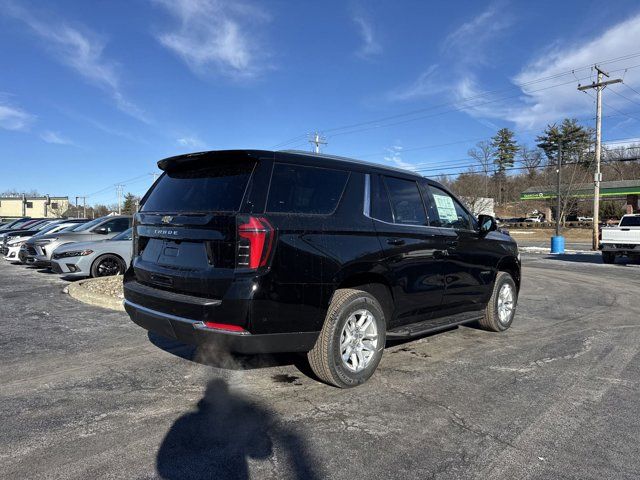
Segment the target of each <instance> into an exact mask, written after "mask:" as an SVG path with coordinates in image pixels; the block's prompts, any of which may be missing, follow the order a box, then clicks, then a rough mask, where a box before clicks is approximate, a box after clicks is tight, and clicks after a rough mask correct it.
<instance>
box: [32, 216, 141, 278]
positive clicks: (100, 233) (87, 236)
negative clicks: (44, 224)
mask: <svg viewBox="0 0 640 480" xmlns="http://www.w3.org/2000/svg"><path fill="white" fill-rule="evenodd" d="M130 227H131V217H130V216H124V215H116V216H107V217H100V218H96V219H95V220H91V221H90V222H87V223H83V224H82V225H80V226H78V227H76V228H74V229H73V230H69V231H65V232H58V233H54V234H51V235H43V236H42V237H38V238H37V239H35V238H32V239H31V240H29V241H28V242H27V243H26V244H25V245H27V250H28V252H27V255H28V257H27V258H28V260H27V262H28V263H34V264H36V265H44V266H50V265H51V254H52V253H53V252H54V251H55V250H56V249H57V248H58V247H60V246H61V245H65V244H67V243H75V242H94V241H97V240H107V239H109V238H112V237H115V236H116V235H118V234H119V233H122V232H124V231H125V230H127V229H128V228H130ZM31 258H32V259H33V261H29V259H31Z"/></svg>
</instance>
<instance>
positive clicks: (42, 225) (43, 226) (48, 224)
mask: <svg viewBox="0 0 640 480" xmlns="http://www.w3.org/2000/svg"><path fill="white" fill-rule="evenodd" d="M58 223H59V222H42V223H39V224H38V225H36V226H35V227H33V229H34V230H37V231H39V232H41V231H42V230H44V229H46V228H49V227H52V226H54V225H57V224H58Z"/></svg>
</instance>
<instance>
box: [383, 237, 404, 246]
mask: <svg viewBox="0 0 640 480" xmlns="http://www.w3.org/2000/svg"><path fill="white" fill-rule="evenodd" d="M387 243H388V244H389V245H396V246H399V245H404V240H402V239H401V238H389V239H387Z"/></svg>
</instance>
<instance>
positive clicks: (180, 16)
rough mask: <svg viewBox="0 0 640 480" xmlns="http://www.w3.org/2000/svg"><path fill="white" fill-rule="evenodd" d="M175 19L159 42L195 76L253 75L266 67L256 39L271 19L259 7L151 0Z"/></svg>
mask: <svg viewBox="0 0 640 480" xmlns="http://www.w3.org/2000/svg"><path fill="white" fill-rule="evenodd" d="M154 1H155V3H157V4H158V5H161V6H162V7H164V8H165V9H166V10H167V11H168V12H169V13H170V14H171V15H172V16H173V17H174V18H175V19H176V20H177V24H176V25H175V26H174V29H173V30H171V31H168V32H164V33H161V34H160V35H158V37H157V38H158V41H159V42H160V43H161V44H162V45H164V46H165V47H166V48H168V49H169V50H171V51H172V52H174V53H175V54H177V55H178V56H179V57H180V58H181V59H182V60H183V61H184V62H185V63H186V64H187V65H188V66H189V68H190V69H191V70H192V71H193V72H194V73H196V74H198V75H208V74H211V73H216V74H220V75H223V76H227V77H231V78H244V79H247V78H252V77H255V76H257V75H258V74H260V73H262V72H263V71H264V70H265V68H267V67H268V64H267V61H268V57H269V54H268V51H267V49H266V48H265V45H263V44H261V42H260V41H259V35H260V28H261V26H262V25H263V24H265V23H267V22H269V21H270V17H269V15H268V14H267V13H266V12H265V11H264V10H262V9H261V8H260V7H258V6H255V5H251V4H248V3H241V2H224V1H221V0H154Z"/></svg>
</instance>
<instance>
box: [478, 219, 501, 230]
mask: <svg viewBox="0 0 640 480" xmlns="http://www.w3.org/2000/svg"><path fill="white" fill-rule="evenodd" d="M478 223H479V224H480V233H482V234H487V233H489V232H493V231H495V230H497V229H498V224H497V223H496V219H495V218H493V217H492V216H491V215H478Z"/></svg>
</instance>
